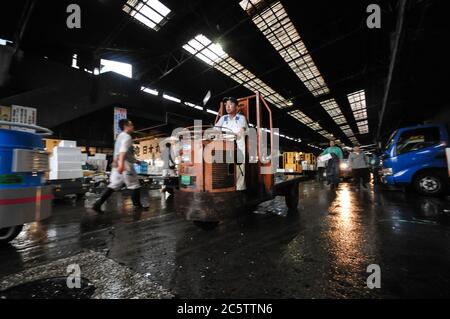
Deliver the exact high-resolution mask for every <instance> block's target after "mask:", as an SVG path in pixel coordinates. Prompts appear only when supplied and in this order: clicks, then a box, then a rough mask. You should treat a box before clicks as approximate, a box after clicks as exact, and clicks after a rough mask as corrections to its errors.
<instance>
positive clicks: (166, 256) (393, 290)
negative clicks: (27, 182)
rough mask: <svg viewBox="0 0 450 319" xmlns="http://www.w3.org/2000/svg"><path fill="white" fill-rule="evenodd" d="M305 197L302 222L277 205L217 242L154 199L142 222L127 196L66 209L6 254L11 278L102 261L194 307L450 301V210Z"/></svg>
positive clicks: (416, 203) (307, 191) (385, 197)
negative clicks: (85, 260)
mask: <svg viewBox="0 0 450 319" xmlns="http://www.w3.org/2000/svg"><path fill="white" fill-rule="evenodd" d="M299 192H300V203H299V206H298V210H297V211H296V212H292V211H289V212H288V210H287V208H286V206H285V203H284V199H283V198H281V197H277V198H276V199H274V200H273V201H270V202H266V203H263V204H261V205H260V206H259V207H258V208H257V209H256V211H255V213H249V214H247V215H245V216H242V217H240V218H238V219H236V220H231V221H226V222H223V223H221V224H220V225H219V227H218V228H217V229H215V230H213V231H203V230H201V229H199V228H197V227H195V226H194V225H193V224H192V223H191V222H187V221H184V220H183V219H181V218H179V217H177V216H176V215H175V213H174V212H173V203H172V200H171V198H170V197H169V198H168V199H166V198H162V196H161V194H160V193H159V191H154V190H153V191H149V192H148V195H147V196H145V197H146V198H145V200H147V201H148V202H149V204H150V209H149V210H147V211H143V212H135V211H133V210H132V208H131V203H130V199H129V196H128V195H127V194H121V193H117V194H115V195H114V197H113V198H112V199H111V200H110V201H109V202H108V204H107V207H106V212H105V213H104V214H100V215H99V214H96V213H95V212H92V211H90V210H89V209H86V208H85V203H84V201H77V202H70V201H67V202H66V201H65V202H60V203H57V204H55V208H54V215H53V217H52V218H51V219H49V220H47V221H45V222H43V223H33V224H30V225H27V227H26V229H25V231H24V232H23V233H22V234H21V235H20V236H19V237H18V238H17V239H16V240H15V241H14V242H13V243H12V245H10V246H7V247H3V248H1V249H0V260H1V262H0V279H1V278H2V277H3V276H6V275H8V274H13V273H17V272H19V271H21V270H23V269H29V268H32V267H34V266H38V265H42V264H45V263H48V262H53V261H56V260H60V259H62V258H66V257H70V256H75V255H77V254H78V253H80V252H83V251H86V250H93V251H97V252H100V253H101V254H104V255H105V256H106V257H107V258H109V259H112V260H113V261H115V262H117V263H119V264H120V265H124V266H126V267H128V268H129V269H130V270H131V271H133V272H136V273H138V274H142V275H144V276H145V277H146V278H149V279H151V280H152V281H154V282H156V283H158V284H159V285H161V286H162V287H164V288H165V289H168V290H169V291H171V292H172V293H173V294H174V295H175V296H179V297H183V298H189V297H192V298H195V297H197V298H198V297H206V298H216V297H217V298H220V297H221V298H229V297H231V298H252V297H274V298H324V297H333V298H345V297H350V298H358V297H368V298H372V297H448V296H449V295H450V292H449V291H448V285H449V283H450V282H449V280H450V279H449V276H448V275H447V273H448V269H449V266H450V245H449V244H450V227H449V225H450V223H449V219H450V218H449V212H448V210H449V208H450V204H449V201H448V200H445V199H439V198H424V197H419V196H417V195H415V194H409V193H403V192H393V191H381V190H379V189H378V188H374V187H373V186H372V187H371V188H370V189H368V190H355V189H354V187H353V186H352V185H351V184H348V183H342V184H341V185H340V186H339V187H338V189H337V190H336V191H335V192H333V191H330V189H329V188H328V187H327V186H326V185H324V184H320V183H317V182H314V181H308V182H305V183H302V184H301V186H300V189H299ZM370 264H378V265H380V267H381V271H382V278H383V279H382V287H381V289H374V290H370V289H368V288H367V286H366V279H367V276H368V275H369V274H368V273H367V272H366V270H367V266H369V265H370ZM88 279H89V278H88ZM0 281H1V280H0ZM0 289H1V287H0Z"/></svg>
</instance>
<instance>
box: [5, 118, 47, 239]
mask: <svg viewBox="0 0 450 319" xmlns="http://www.w3.org/2000/svg"><path fill="white" fill-rule="evenodd" d="M0 125H1V126H0V245H1V244H5V243H8V242H10V241H11V240H13V239H14V238H15V237H16V236H17V235H18V234H19V233H20V232H21V230H22V227H23V225H24V224H26V223H31V222H36V221H41V220H44V219H46V218H48V217H50V215H51V211H52V207H51V200H52V198H53V194H52V187H51V186H50V185H47V184H46V182H45V172H47V171H48V168H49V165H48V154H47V152H46V151H45V149H44V145H43V142H42V135H45V134H47V135H48V134H51V131H49V130H47V129H45V128H42V127H39V126H35V125H28V124H19V123H11V122H7V121H0ZM4 125H8V126H7V127H6V128H2V126H4ZM9 125H11V126H9ZM18 127H22V128H27V129H32V130H34V131H40V132H41V133H40V134H36V133H34V132H25V131H19V130H16V129H15V128H18ZM13 128H14V129H13Z"/></svg>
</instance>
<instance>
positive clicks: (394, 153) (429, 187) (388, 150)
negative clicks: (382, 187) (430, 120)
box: [381, 124, 449, 195]
mask: <svg viewBox="0 0 450 319" xmlns="http://www.w3.org/2000/svg"><path fill="white" fill-rule="evenodd" d="M448 144H449V136H448V130H447V128H446V126H445V125H443V124H429V125H419V126H412V127H405V128H400V129H398V130H397V131H395V132H394V133H392V135H391V137H390V139H389V142H388V144H387V145H386V147H385V148H384V151H383V154H382V159H381V161H382V163H381V164H382V170H381V173H382V178H381V180H382V182H383V183H384V184H387V185H400V186H402V185H403V186H412V187H413V188H414V189H415V190H416V191H417V192H419V193H421V194H424V195H442V194H443V193H444V192H445V191H446V190H447V189H448V185H449V178H448V167H447V159H446V147H448Z"/></svg>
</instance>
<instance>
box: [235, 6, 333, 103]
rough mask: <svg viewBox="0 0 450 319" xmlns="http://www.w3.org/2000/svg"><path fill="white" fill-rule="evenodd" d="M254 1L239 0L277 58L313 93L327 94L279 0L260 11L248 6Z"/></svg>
mask: <svg viewBox="0 0 450 319" xmlns="http://www.w3.org/2000/svg"><path fill="white" fill-rule="evenodd" d="M252 4H255V5H256V2H253V1H248V0H243V1H241V3H240V5H241V7H242V8H247V9H244V10H246V12H247V14H249V15H253V16H252V20H253V22H254V23H255V25H256V26H257V27H258V28H259V29H260V31H261V32H262V33H263V34H264V36H265V37H266V38H267V40H268V41H269V42H270V43H271V44H272V46H273V47H274V48H275V49H276V50H277V51H278V52H279V54H280V55H281V57H282V58H283V59H284V60H285V61H286V63H288V65H289V66H290V67H291V69H292V70H293V71H294V72H295V74H296V75H297V76H298V77H299V78H300V80H301V81H302V82H303V83H304V84H305V86H306V88H307V89H308V90H309V91H310V92H311V93H312V94H313V95H314V96H320V95H323V94H328V93H329V89H328V87H327V85H326V83H325V81H324V79H323V78H322V75H321V74H320V72H319V70H318V68H317V66H316V65H315V64H314V62H313V60H312V58H311V56H310V55H309V53H308V51H307V49H306V47H305V44H304V43H303V41H302V40H301V38H300V35H299V34H298V32H297V30H296V29H295V26H294V25H293V23H292V21H291V20H290V18H289V16H288V15H287V12H286V10H285V9H284V7H283V5H282V4H281V2H279V1H278V2H276V3H273V4H271V5H269V6H268V7H267V8H266V9H265V10H263V11H262V12H260V13H255V12H254V10H253V11H252V10H251V9H249V8H250V7H252Z"/></svg>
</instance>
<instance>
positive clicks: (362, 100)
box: [347, 90, 369, 134]
mask: <svg viewBox="0 0 450 319" xmlns="http://www.w3.org/2000/svg"><path fill="white" fill-rule="evenodd" d="M347 98H348V102H349V103H350V107H351V109H352V111H353V117H354V118H355V120H356V121H360V122H358V123H356V124H357V126H358V130H359V132H360V133H361V134H367V133H369V126H368V122H367V106H366V94H365V91H364V90H359V91H356V92H353V93H350V94H347ZM361 120H366V121H361ZM361 123H362V124H361ZM363 132H364V133H363Z"/></svg>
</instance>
